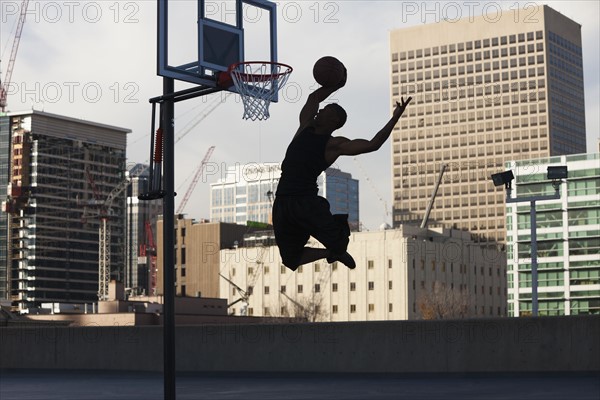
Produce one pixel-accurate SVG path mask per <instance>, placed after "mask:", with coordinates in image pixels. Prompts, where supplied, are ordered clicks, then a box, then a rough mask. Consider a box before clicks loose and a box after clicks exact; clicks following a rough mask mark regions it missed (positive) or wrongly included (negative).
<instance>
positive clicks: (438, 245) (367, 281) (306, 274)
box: [220, 225, 507, 321]
mask: <svg viewBox="0 0 600 400" xmlns="http://www.w3.org/2000/svg"><path fill="white" fill-rule="evenodd" d="M309 245H311V246H315V247H316V246H318V243H316V242H313V243H309ZM348 252H350V254H352V255H353V257H354V259H355V260H356V263H357V267H356V269H354V270H350V269H348V268H346V267H345V266H344V265H342V264H340V263H333V264H328V263H327V262H326V261H325V260H319V261H317V262H313V263H309V264H305V265H302V266H301V267H299V268H298V270H296V271H291V270H289V269H288V268H286V267H285V266H283V264H282V263H281V258H280V257H279V251H278V249H277V247H276V246H254V247H248V246H244V247H239V248H234V249H224V250H221V252H220V253H221V257H220V258H221V260H222V263H221V271H222V272H221V274H222V275H224V276H226V277H227V278H228V279H227V280H225V279H222V280H221V281H220V297H224V298H227V299H228V304H230V310H229V311H230V313H233V314H235V315H253V316H286V317H287V316H294V317H298V316H300V317H305V318H308V319H309V320H316V321H369V320H406V319H410V320H412V319H421V318H466V317H469V318H474V317H491V316H505V315H506V312H507V309H506V257H505V255H504V253H503V252H501V251H499V249H498V248H497V247H496V246H488V245H487V244H482V243H475V242H473V241H472V239H471V236H470V235H469V234H468V233H467V232H462V231H459V230H448V229H443V228H433V229H422V228H420V227H416V226H409V225H406V226H402V227H401V228H399V229H389V230H382V231H372V232H355V233H353V234H352V235H351V237H350V244H349V246H348ZM240 289H242V290H240Z"/></svg>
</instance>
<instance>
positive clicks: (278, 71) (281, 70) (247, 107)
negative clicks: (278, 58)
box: [228, 61, 292, 121]
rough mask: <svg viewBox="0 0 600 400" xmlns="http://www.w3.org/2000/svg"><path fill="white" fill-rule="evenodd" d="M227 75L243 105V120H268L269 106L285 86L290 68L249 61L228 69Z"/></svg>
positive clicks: (277, 64) (271, 63) (290, 71)
mask: <svg viewBox="0 0 600 400" xmlns="http://www.w3.org/2000/svg"><path fill="white" fill-rule="evenodd" d="M228 72H229V75H230V76H231V80H232V81H233V84H234V85H235V88H236V89H237V91H238V93H239V94H240V96H241V97H242V102H243V103H244V115H243V117H242V118H243V119H249V120H252V121H256V120H265V119H268V118H269V105H270V104H271V101H272V100H273V99H275V98H276V97H277V93H278V92H279V90H281V88H282V87H283V86H285V84H286V82H287V80H288V78H289V77H290V74H291V73H292V67H290V66H289V65H286V64H280V63H274V62H267V61H265V62H263V61H250V62H241V63H238V64H234V65H232V66H231V67H229V71H228Z"/></svg>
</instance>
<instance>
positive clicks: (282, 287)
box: [280, 285, 285, 293]
mask: <svg viewBox="0 0 600 400" xmlns="http://www.w3.org/2000/svg"><path fill="white" fill-rule="evenodd" d="M280 291H281V293H285V285H282V286H281V289H280Z"/></svg>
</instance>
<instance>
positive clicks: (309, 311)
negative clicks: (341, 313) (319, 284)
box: [279, 293, 329, 322]
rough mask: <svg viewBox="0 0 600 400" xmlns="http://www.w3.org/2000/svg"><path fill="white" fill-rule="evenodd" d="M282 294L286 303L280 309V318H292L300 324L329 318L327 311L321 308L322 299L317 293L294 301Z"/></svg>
mask: <svg viewBox="0 0 600 400" xmlns="http://www.w3.org/2000/svg"><path fill="white" fill-rule="evenodd" d="M282 294H283V295H284V296H285V297H286V298H287V300H288V301H287V303H286V305H285V306H283V307H282V308H281V310H280V313H279V316H280V317H289V318H294V319H296V320H298V321H302V322H322V321H326V320H327V318H328V317H329V314H328V313H327V310H326V309H325V307H323V297H322V296H320V295H319V294H318V293H312V294H310V295H308V296H305V297H299V298H298V297H297V298H295V299H293V298H291V297H290V296H288V295H286V294H285V293H282Z"/></svg>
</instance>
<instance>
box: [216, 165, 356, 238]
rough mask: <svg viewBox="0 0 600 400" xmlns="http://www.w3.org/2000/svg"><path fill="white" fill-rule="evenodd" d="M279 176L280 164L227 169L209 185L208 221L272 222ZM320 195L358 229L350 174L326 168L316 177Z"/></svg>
mask: <svg viewBox="0 0 600 400" xmlns="http://www.w3.org/2000/svg"><path fill="white" fill-rule="evenodd" d="M280 177H281V164H279V163H264V164H247V165H235V166H232V167H229V168H227V171H226V175H225V176H224V177H223V178H221V179H219V181H218V182H216V183H212V184H211V185H210V197H211V200H210V220H211V221H212V222H228V223H237V224H246V223H247V222H248V221H253V222H262V223H271V207H272V203H273V199H274V198H275V197H274V196H275V192H276V191H277V184H278V183H279V178H280ZM317 184H318V187H319V196H322V197H325V198H326V199H327V200H328V201H329V203H330V206H331V212H332V213H333V214H348V222H349V223H350V226H351V227H352V228H353V229H354V230H355V229H358V223H359V213H358V180H356V179H353V178H352V175H350V174H349V173H346V172H343V171H340V170H339V169H336V168H327V170H325V171H324V172H323V173H321V175H319V178H318V179H317Z"/></svg>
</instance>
